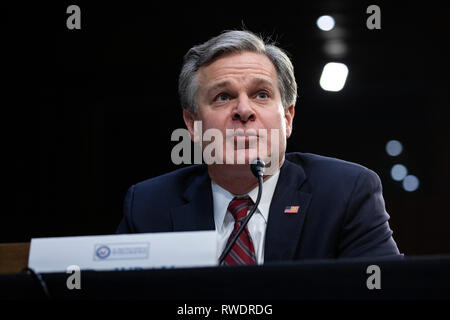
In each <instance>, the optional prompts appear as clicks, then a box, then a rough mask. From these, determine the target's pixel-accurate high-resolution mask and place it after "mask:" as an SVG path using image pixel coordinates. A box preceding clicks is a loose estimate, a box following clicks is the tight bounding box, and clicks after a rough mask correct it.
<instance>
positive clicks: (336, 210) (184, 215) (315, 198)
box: [117, 153, 402, 262]
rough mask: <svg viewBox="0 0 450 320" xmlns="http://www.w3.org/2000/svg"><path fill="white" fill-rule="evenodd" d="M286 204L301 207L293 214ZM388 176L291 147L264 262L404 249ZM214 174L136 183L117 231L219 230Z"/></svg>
mask: <svg viewBox="0 0 450 320" xmlns="http://www.w3.org/2000/svg"><path fill="white" fill-rule="evenodd" d="M287 206H300V210H299V211H298V213H297V214H287V213H284V210H285V208H286V207H287ZM388 220H389V215H388V214H387V212H386V210H385V205H384V199H383V196H382V188H381V182H380V179H379V178H378V176H377V175H376V174H375V173H374V172H373V171H371V170H369V169H367V168H365V167H362V166H360V165H357V164H354V163H350V162H346V161H342V160H338V159H334V158H327V157H323V156H319V155H314V154H308V153H290V154H286V161H285V162H284V164H283V166H282V167H281V172H280V176H279V179H278V183H277V186H276V189H275V193H274V196H273V199H272V203H271V205H270V211H269V219H268V223H267V230H266V239H265V251H264V252H265V254H264V261H265V262H269V261H280V260H300V259H327V258H351V257H380V256H399V257H401V256H402V255H400V254H399V251H398V249H397V245H396V243H395V242H394V240H393V238H392V231H391V230H390V228H389V224H388ZM214 229H215V224H214V214H213V197H212V191H211V180H210V178H209V175H208V171H207V167H206V165H194V166H190V167H187V168H183V169H179V170H176V171H173V172H171V173H168V174H165V175H162V176H159V177H156V178H153V179H149V180H145V181H143V182H140V183H138V184H136V185H133V186H132V187H131V188H130V189H129V190H128V193H127V196H126V198H125V203H124V217H123V219H122V221H121V223H120V225H119V227H118V230H117V232H118V233H139V232H168V231H194V230H214Z"/></svg>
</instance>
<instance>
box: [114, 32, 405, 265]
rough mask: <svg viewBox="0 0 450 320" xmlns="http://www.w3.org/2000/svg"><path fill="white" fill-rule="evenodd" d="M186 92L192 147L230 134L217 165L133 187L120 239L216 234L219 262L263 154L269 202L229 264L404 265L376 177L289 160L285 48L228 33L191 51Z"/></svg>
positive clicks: (323, 162)
mask: <svg viewBox="0 0 450 320" xmlns="http://www.w3.org/2000/svg"><path fill="white" fill-rule="evenodd" d="M179 93H180V98H181V104H182V107H183V118H184V120H185V123H186V126H187V128H188V130H189V134H190V136H191V138H192V140H194V141H199V142H200V143H201V145H202V147H203V149H204V150H205V149H207V147H208V145H209V144H211V143H212V142H208V141H204V140H201V136H202V134H203V135H204V134H205V132H207V131H208V130H216V131H215V132H218V133H219V134H222V135H219V136H217V137H216V138H215V140H214V141H215V143H219V146H220V147H219V148H216V149H215V153H214V159H215V161H207V164H201V165H194V166H190V167H187V168H183V169H179V170H176V171H174V172H171V173H169V174H166V175H162V176H159V177H156V178H153V179H149V180H146V181H144V182H140V183H138V184H136V185H134V186H132V187H131V188H130V189H129V191H128V194H127V196H126V199H125V205H124V218H123V220H122V222H121V223H120V225H119V227H118V230H117V231H118V233H137V232H169V231H193V230H216V232H217V249H218V250H217V251H218V255H219V254H220V253H221V252H222V251H223V249H224V247H225V246H226V244H227V243H228V241H230V239H231V237H232V236H233V235H234V234H235V233H236V231H237V230H238V228H239V227H240V225H241V224H242V221H243V219H244V218H245V216H246V215H247V213H248V212H249V209H251V208H252V206H253V205H254V202H255V201H256V197H257V196H256V194H257V185H258V183H257V179H256V178H255V177H254V176H253V174H252V172H251V171H250V170H249V165H248V164H249V163H250V161H251V160H252V159H254V158H255V157H257V156H258V157H260V158H263V159H265V160H266V163H268V164H270V170H268V174H267V175H265V176H264V183H263V193H262V196H261V202H260V203H259V205H258V207H257V209H256V211H255V214H254V216H252V218H251V219H250V221H249V223H248V226H247V227H246V228H245V229H244V232H242V234H241V235H240V236H239V238H238V240H237V241H236V244H235V245H234V246H233V247H232V249H231V251H230V254H229V255H227V257H226V259H225V261H224V263H225V264H227V265H239V264H256V263H259V264H261V263H264V262H269V261H280V260H300V259H323V258H345V257H349V258H350V257H375V256H378V257H381V256H399V257H401V255H400V253H399V251H398V249H397V246H396V244H395V242H394V240H393V238H392V231H391V230H390V228H389V224H388V220H389V215H388V214H387V213H386V211H385V205H384V200H383V196H382V188H381V182H380V180H379V178H378V176H377V175H376V174H375V173H374V172H373V171H371V170H369V169H367V168H364V167H362V166H360V165H357V164H354V163H350V162H346V161H342V160H338V159H333V158H327V157H322V156H318V155H313V154H306V153H290V154H285V150H286V140H287V139H288V138H289V136H290V135H291V132H292V125H293V118H294V114H295V109H294V107H295V102H296V97H297V85H296V82H295V77H294V70H293V66H292V63H291V61H290V60H289V58H288V57H287V55H286V54H285V53H284V52H283V51H282V50H281V49H279V48H278V47H276V46H275V45H271V44H267V43H264V41H263V40H262V39H261V38H259V37H258V36H256V35H254V34H253V33H250V32H248V31H228V32H224V33H222V34H221V35H219V36H217V37H214V38H212V39H210V40H209V41H207V42H206V43H204V44H201V45H198V46H195V47H193V48H191V49H190V50H189V51H188V53H187V54H186V56H185V58H184V64H183V68H182V71H181V74H180V79H179ZM198 123H201V128H202V129H201V131H200V132H198V131H196V128H197V127H196V124H198ZM199 136H200V138H199ZM261 145H263V146H265V148H261ZM263 150H264V151H267V150H269V151H268V152H266V153H264V152H262V151H263ZM204 155H205V154H204ZM239 156H242V158H243V160H244V161H243V162H239V161H236V159H237V158H238V157H239ZM230 159H232V161H231V162H229V161H228V160H230ZM217 160H219V161H217ZM222 160H223V161H222Z"/></svg>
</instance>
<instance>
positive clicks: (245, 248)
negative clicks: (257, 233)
mask: <svg viewBox="0 0 450 320" xmlns="http://www.w3.org/2000/svg"><path fill="white" fill-rule="evenodd" d="M252 206H253V201H252V199H250V197H249V196H246V197H244V198H233V200H231V201H230V204H229V205H228V211H229V212H230V213H231V214H232V215H233V217H234V229H233V232H232V233H231V235H230V237H229V238H228V241H227V244H228V243H229V242H230V241H231V238H233V236H234V235H235V233H236V232H237V231H238V230H239V228H240V226H241V224H242V222H243V221H244V220H245V217H246V216H247V212H248V209H249V208H250V207H252ZM224 264H225V265H234V266H235V265H248V264H256V255H255V248H254V246H253V242H252V238H251V237H250V233H249V232H248V227H247V226H245V229H244V230H242V232H241V234H240V235H239V238H238V239H237V241H236V242H235V243H234V245H233V247H232V248H231V251H230V252H229V254H228V255H227V256H226V258H225V260H224Z"/></svg>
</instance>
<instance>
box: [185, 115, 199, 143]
mask: <svg viewBox="0 0 450 320" xmlns="http://www.w3.org/2000/svg"><path fill="white" fill-rule="evenodd" d="M183 119H184V123H185V124H186V127H187V129H188V131H189V134H190V135H191V140H192V141H195V136H194V123H195V120H197V114H196V113H194V112H192V111H189V110H187V109H183Z"/></svg>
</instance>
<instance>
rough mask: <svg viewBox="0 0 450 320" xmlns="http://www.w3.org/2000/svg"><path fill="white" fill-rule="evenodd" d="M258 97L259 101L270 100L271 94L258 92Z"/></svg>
mask: <svg viewBox="0 0 450 320" xmlns="http://www.w3.org/2000/svg"><path fill="white" fill-rule="evenodd" d="M256 97H257V98H258V99H267V98H269V94H268V93H267V92H265V91H260V92H258V94H257V95H256Z"/></svg>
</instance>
